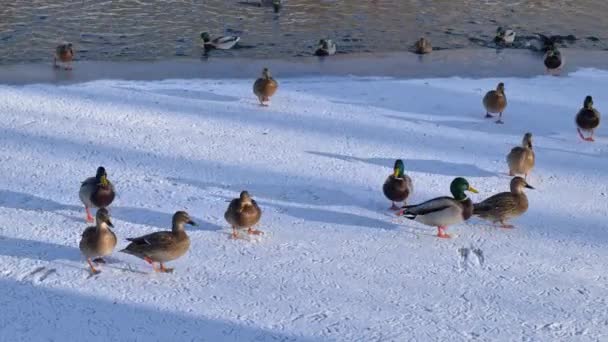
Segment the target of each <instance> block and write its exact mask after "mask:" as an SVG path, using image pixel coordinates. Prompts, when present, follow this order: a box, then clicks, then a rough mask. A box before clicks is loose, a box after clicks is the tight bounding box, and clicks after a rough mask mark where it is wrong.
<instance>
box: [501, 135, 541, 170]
mask: <svg viewBox="0 0 608 342" xmlns="http://www.w3.org/2000/svg"><path fill="white" fill-rule="evenodd" d="M534 162H535V155H534V150H533V149H532V133H529V132H528V133H526V134H524V138H523V139H522V143H521V146H517V147H513V148H512V149H511V152H509V154H508V155H507V164H508V165H509V176H515V175H516V174H522V175H524V176H525V177H526V179H527V178H528V174H529V173H530V171H532V168H534Z"/></svg>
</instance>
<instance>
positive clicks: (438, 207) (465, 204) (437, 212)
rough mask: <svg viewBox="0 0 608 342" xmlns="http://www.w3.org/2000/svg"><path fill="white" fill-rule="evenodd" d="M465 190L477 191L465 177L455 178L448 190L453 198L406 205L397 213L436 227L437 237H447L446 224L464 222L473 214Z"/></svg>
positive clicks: (471, 204)
mask: <svg viewBox="0 0 608 342" xmlns="http://www.w3.org/2000/svg"><path fill="white" fill-rule="evenodd" d="M465 191H470V192H473V193H477V190H475V189H474V188H473V187H472V186H470V185H469V182H467V180H466V179H464V178H462V177H458V178H455V179H454V180H453V181H452V183H451V184H450V192H451V193H452V196H454V198H452V197H447V196H445V197H437V198H434V199H432V200H429V201H426V202H423V203H420V204H416V205H406V206H404V207H403V210H401V211H399V212H398V213H397V215H398V216H401V215H403V216H405V217H407V218H408V219H410V220H415V221H418V222H420V223H422V224H425V225H427V226H432V227H437V237H440V238H449V237H450V235H449V234H447V233H446V232H445V230H446V229H447V228H448V226H451V225H454V224H457V223H460V222H464V221H466V220H468V219H469V218H470V217H471V216H472V215H473V202H472V201H471V199H469V198H468V197H467V195H466V194H465Z"/></svg>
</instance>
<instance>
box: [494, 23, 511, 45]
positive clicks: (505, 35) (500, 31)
mask: <svg viewBox="0 0 608 342" xmlns="http://www.w3.org/2000/svg"><path fill="white" fill-rule="evenodd" d="M514 41H515V31H513V30H511V29H508V28H507V29H505V28H502V27H499V28H497V29H496V37H494V42H495V43H497V44H501V45H511V44H513V42H514Z"/></svg>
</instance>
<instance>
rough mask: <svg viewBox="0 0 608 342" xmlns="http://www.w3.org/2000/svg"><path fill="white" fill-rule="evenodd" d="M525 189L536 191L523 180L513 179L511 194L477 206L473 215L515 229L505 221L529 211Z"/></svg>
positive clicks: (493, 197) (490, 198) (502, 195)
mask: <svg viewBox="0 0 608 342" xmlns="http://www.w3.org/2000/svg"><path fill="white" fill-rule="evenodd" d="M524 188H528V189H534V187H532V186H531V185H530V184H528V182H526V181H525V180H524V179H523V178H521V177H519V176H518V177H513V179H511V191H510V192H501V193H499V194H496V195H494V196H491V197H489V198H487V199H485V200H484V201H483V202H480V203H477V204H475V205H474V206H473V215H476V216H479V217H480V218H482V219H485V220H488V221H492V223H500V225H501V227H502V228H513V225H510V224H507V223H505V221H507V220H510V219H512V218H515V217H519V216H521V215H523V214H524V213H525V212H526V211H527V210H528V197H527V196H526V194H525V193H524V190H523V189H524Z"/></svg>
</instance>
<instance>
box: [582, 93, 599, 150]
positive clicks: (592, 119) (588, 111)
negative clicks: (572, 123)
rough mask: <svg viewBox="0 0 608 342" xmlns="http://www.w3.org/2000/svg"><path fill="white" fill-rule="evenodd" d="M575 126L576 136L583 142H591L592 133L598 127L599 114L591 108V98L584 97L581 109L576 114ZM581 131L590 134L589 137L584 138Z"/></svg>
mask: <svg viewBox="0 0 608 342" xmlns="http://www.w3.org/2000/svg"><path fill="white" fill-rule="evenodd" d="M576 125H577V126H578V127H577V129H576V130H577V131H578V135H579V136H580V137H581V139H583V140H585V141H594V140H593V131H594V130H595V129H596V128H597V127H598V126H599V125H600V112H598V111H597V110H596V109H595V108H593V98H591V96H587V97H585V102H584V103H583V108H581V110H579V111H578V114H576ZM582 131H586V132H591V135H590V136H589V137H587V138H586V137H585V136H584V135H583V132H582Z"/></svg>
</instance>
